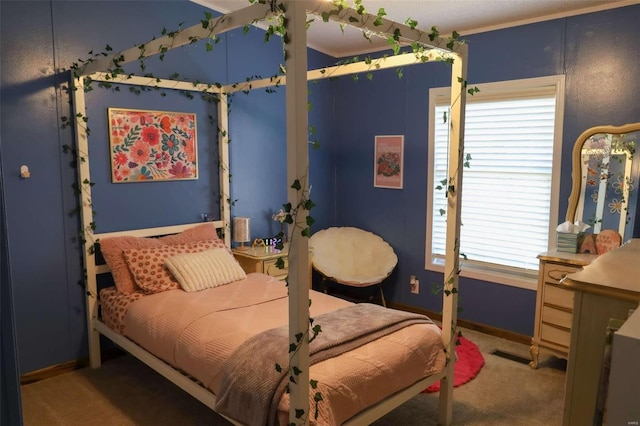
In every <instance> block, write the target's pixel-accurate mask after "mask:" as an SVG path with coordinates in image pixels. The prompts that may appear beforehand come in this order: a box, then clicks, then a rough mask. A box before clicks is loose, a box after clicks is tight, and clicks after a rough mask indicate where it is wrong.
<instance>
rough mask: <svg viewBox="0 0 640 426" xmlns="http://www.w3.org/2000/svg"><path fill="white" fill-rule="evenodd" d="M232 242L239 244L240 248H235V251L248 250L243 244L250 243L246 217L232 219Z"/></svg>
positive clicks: (249, 231)
mask: <svg viewBox="0 0 640 426" xmlns="http://www.w3.org/2000/svg"><path fill="white" fill-rule="evenodd" d="M233 241H235V242H236V243H240V246H238V247H236V250H249V247H248V246H245V245H244V243H248V242H249V241H251V230H250V228H249V218H248V217H234V218H233Z"/></svg>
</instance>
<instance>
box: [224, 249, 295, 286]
mask: <svg viewBox="0 0 640 426" xmlns="http://www.w3.org/2000/svg"><path fill="white" fill-rule="evenodd" d="M288 253H289V244H284V247H283V248H282V250H278V249H276V248H274V247H272V246H252V247H245V250H238V249H237V248H234V249H233V255H234V256H235V258H236V260H237V261H238V263H239V264H240V266H242V269H244V271H245V272H246V273H247V274H249V273H251V272H262V273H263V274H267V275H271V276H272V277H276V278H278V279H279V280H284V279H285V278H286V277H287V274H288V273H289V265H288V262H287V255H288ZM278 259H282V261H283V262H284V268H282V269H281V268H278V266H277V265H276V264H277V262H278Z"/></svg>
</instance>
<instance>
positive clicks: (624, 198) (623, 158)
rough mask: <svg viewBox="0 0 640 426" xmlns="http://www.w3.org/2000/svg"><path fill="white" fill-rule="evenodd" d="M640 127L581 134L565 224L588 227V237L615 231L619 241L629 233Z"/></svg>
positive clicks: (639, 162)
mask: <svg viewBox="0 0 640 426" xmlns="http://www.w3.org/2000/svg"><path fill="white" fill-rule="evenodd" d="M639 138H640V123H633V124H627V125H624V126H619V127H615V126H598V127H592V128H591V129H588V130H587V131H585V132H583V133H582V135H580V137H579V138H578V139H577V140H576V143H575V145H574V148H573V171H572V179H573V186H572V188H571V196H570V197H569V208H568V211H567V220H568V221H571V222H576V221H582V222H584V223H586V224H588V225H590V226H591V228H590V229H589V230H587V232H588V233H594V234H597V233H599V232H600V231H602V230H604V229H611V230H615V231H617V232H618V233H619V234H620V236H621V237H622V241H627V240H628V239H630V238H631V236H632V233H633V218H634V216H635V214H636V209H637V203H638V188H637V186H638V176H639V175H640V159H639V158H638V156H639V155H640V154H638V155H636V153H635V152H636V146H637V143H638V141H639V140H640V139H639Z"/></svg>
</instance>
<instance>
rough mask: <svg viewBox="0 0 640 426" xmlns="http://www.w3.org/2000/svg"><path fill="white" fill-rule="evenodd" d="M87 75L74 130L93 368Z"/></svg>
mask: <svg viewBox="0 0 640 426" xmlns="http://www.w3.org/2000/svg"><path fill="white" fill-rule="evenodd" d="M84 79H85V77H78V78H74V77H73V75H72V81H73V86H74V87H73V89H74V90H73V115H74V117H76V118H75V120H74V124H75V127H74V130H75V132H76V151H77V160H76V161H77V167H78V189H79V190H80V219H81V223H82V228H81V232H82V238H84V242H83V244H82V249H83V250H84V256H83V257H82V260H83V263H84V270H85V273H86V278H85V289H84V290H85V298H86V309H87V339H88V341H89V365H90V366H91V367H92V368H97V367H100V363H101V360H100V333H99V332H98V331H97V330H96V329H95V327H94V326H93V324H94V320H97V319H98V283H97V276H96V258H95V255H94V252H93V248H94V245H93V243H94V236H93V229H92V227H91V223H93V206H92V201H91V185H89V184H86V183H84V182H90V181H91V173H90V169H89V138H88V132H87V122H85V121H84V120H82V118H86V117H87V107H86V103H85V96H84Z"/></svg>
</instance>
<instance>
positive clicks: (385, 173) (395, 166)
mask: <svg viewBox="0 0 640 426" xmlns="http://www.w3.org/2000/svg"><path fill="white" fill-rule="evenodd" d="M403 151H404V136H397V135H396V136H376V140H375V155H374V159H375V164H374V175H373V186H375V187H377V188H393V189H402V175H403V170H402V168H403V161H404V157H403V155H404V153H403Z"/></svg>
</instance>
